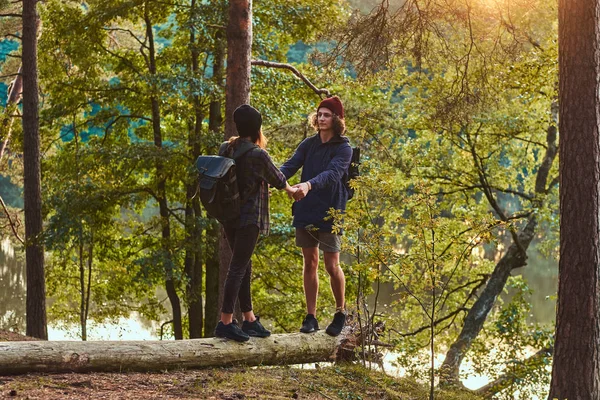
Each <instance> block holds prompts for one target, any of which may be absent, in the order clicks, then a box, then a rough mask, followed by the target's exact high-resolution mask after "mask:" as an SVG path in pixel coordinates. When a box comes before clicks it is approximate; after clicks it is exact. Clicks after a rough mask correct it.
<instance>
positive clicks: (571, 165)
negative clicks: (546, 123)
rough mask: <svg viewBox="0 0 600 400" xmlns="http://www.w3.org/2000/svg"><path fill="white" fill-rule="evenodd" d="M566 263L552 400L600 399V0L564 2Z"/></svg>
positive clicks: (563, 255) (562, 187) (561, 44)
mask: <svg viewBox="0 0 600 400" xmlns="http://www.w3.org/2000/svg"><path fill="white" fill-rule="evenodd" d="M558 33H559V34H558V41H559V70H560V77H559V104H560V118H559V123H560V135H561V140H560V260H559V264H558V273H559V275H558V302H557V313H556V335H555V338H556V341H555V344H554V362H553V366H552V381H551V385H550V398H551V399H552V398H558V399H566V398H568V399H586V400H594V399H596V400H597V399H600V351H599V347H600V324H599V323H598V322H599V311H600V310H599V305H600V303H599V301H600V285H599V277H598V275H599V263H600V256H599V252H600V234H599V229H600V226H599V221H598V219H599V217H598V215H600V194H599V188H600V134H599V130H600V128H599V127H600V98H599V91H600V60H599V54H600V53H599V52H598V49H599V48H600V1H599V0H568V1H567V0H560V1H559V29H558Z"/></svg>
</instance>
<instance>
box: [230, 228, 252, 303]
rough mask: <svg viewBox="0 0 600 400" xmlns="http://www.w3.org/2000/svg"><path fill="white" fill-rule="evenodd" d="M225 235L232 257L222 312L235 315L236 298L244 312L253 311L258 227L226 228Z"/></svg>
mask: <svg viewBox="0 0 600 400" xmlns="http://www.w3.org/2000/svg"><path fill="white" fill-rule="evenodd" d="M225 235H226V236H227V243H228V244H229V248H230V249H231V253H232V257H231V262H230V263H229V271H228V272H227V279H225V287H224V289H223V306H222V307H221V312H223V313H225V314H233V307H234V306H235V300H236V298H237V299H238V300H239V301H240V309H241V310H242V312H248V311H252V298H251V296H250V275H251V274H252V261H251V258H252V253H254V248H255V247H256V241H257V240H258V226H256V225H246V226H243V227H241V228H238V229H235V228H228V227H227V226H225Z"/></svg>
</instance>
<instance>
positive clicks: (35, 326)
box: [22, 0, 48, 339]
mask: <svg viewBox="0 0 600 400" xmlns="http://www.w3.org/2000/svg"><path fill="white" fill-rule="evenodd" d="M36 3H37V0H23V40H22V46H23V47H22V48H23V54H22V57H23V58H22V62H23V164H24V169H23V170H24V173H23V175H24V176H23V178H24V179H23V188H24V205H25V240H26V243H25V263H26V266H27V301H26V304H27V305H26V307H27V318H26V324H27V327H26V333H27V335H28V336H33V337H36V338H40V339H48V329H47V325H46V284H45V277H44V247H43V246H42V243H41V234H42V194H41V165H40V134H39V112H38V105H39V99H38V76H37V11H36Z"/></svg>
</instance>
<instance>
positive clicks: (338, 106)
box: [280, 96, 352, 336]
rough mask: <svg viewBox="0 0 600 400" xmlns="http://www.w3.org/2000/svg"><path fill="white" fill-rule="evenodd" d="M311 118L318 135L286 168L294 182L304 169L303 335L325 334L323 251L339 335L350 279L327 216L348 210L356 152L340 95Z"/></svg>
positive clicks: (297, 213) (300, 242) (300, 206)
mask: <svg viewBox="0 0 600 400" xmlns="http://www.w3.org/2000/svg"><path fill="white" fill-rule="evenodd" d="M309 120H310V123H311V125H312V126H313V128H314V129H315V130H316V131H317V133H316V134H315V135H314V136H311V137H309V138H307V139H305V140H304V141H302V143H300V145H299V146H298V148H297V149H296V152H295V153H294V155H293V156H292V158H290V159H289V160H288V161H287V162H285V164H283V166H282V167H281V168H280V170H281V172H283V174H284V175H285V177H286V179H289V178H290V177H292V176H293V175H294V174H295V173H296V172H297V171H298V170H299V169H300V168H301V167H302V175H301V180H302V183H299V184H297V185H294V187H296V188H297V189H298V190H297V192H296V193H295V194H294V196H293V197H294V199H295V200H296V202H295V203H294V205H293V206H292V214H293V215H294V222H293V225H294V227H295V228H296V245H297V246H299V247H301V248H302V255H303V257H304V272H303V278H304V295H305V298H306V309H307V315H306V317H305V318H304V321H303V322H302V328H300V332H303V333H310V332H315V331H317V330H319V323H318V321H317V319H316V312H317V294H318V291H319V278H318V274H317V270H318V266H319V248H320V249H321V250H322V251H323V261H324V263H325V269H326V270H327V273H328V274H329V280H330V284H331V290H332V291H333V296H334V298H335V303H336V313H335V315H334V318H333V321H332V322H331V324H329V326H327V329H326V332H327V333H328V334H329V335H331V336H337V335H339V334H340V332H341V331H342V328H343V327H344V324H345V322H346V311H345V309H344V306H345V298H344V296H345V284H346V279H345V277H344V272H343V271H342V269H341V267H340V250H341V243H342V240H341V235H339V234H335V233H332V225H333V221H332V219H331V218H327V219H326V217H327V216H328V215H329V210H330V209H331V208H333V209H336V210H341V211H342V212H343V211H344V210H345V209H346V202H347V201H348V193H347V190H346V187H345V185H344V179H345V176H346V174H347V171H348V166H349V165H350V160H351V158H352V148H351V147H350V143H349V141H348V139H347V138H346V137H345V136H344V134H345V132H346V125H345V122H344V106H343V105H342V102H341V100H340V99H339V98H338V97H337V96H334V97H330V98H327V99H325V100H323V101H321V103H320V104H319V106H318V107H317V112H316V113H315V114H313V115H311V116H310V117H309Z"/></svg>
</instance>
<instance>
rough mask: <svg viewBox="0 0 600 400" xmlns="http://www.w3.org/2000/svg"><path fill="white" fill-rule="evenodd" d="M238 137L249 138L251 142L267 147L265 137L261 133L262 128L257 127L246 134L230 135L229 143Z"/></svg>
mask: <svg viewBox="0 0 600 400" xmlns="http://www.w3.org/2000/svg"><path fill="white" fill-rule="evenodd" d="M240 137H245V138H248V139H250V141H251V142H252V143H254V144H255V145H257V146H258V147H260V148H261V149H263V150H264V149H266V148H267V138H266V137H265V135H263V133H262V129H259V130H258V132H256V133H253V134H250V135H248V136H232V137H230V138H229V144H233V143H234V142H235V141H236V140H237V139H239V138H240Z"/></svg>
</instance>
